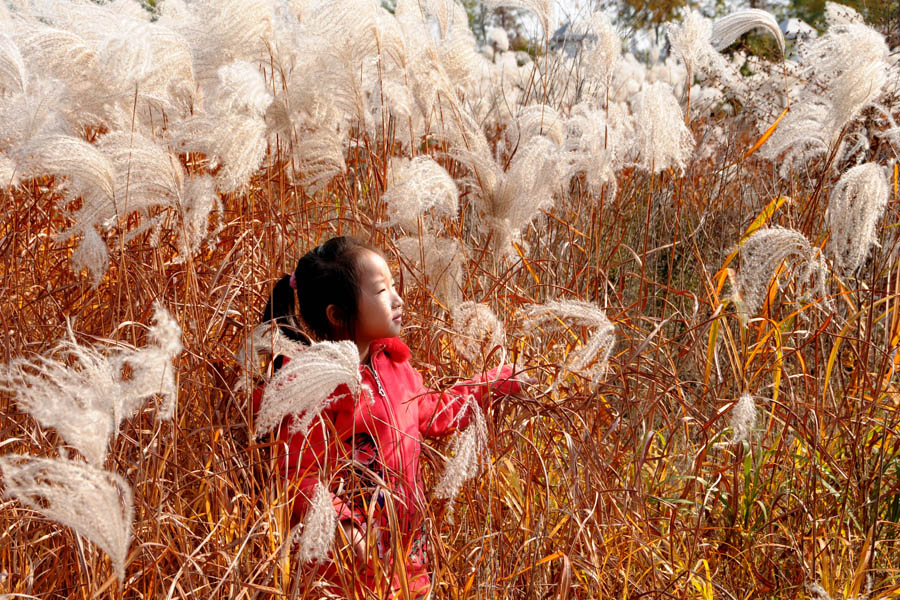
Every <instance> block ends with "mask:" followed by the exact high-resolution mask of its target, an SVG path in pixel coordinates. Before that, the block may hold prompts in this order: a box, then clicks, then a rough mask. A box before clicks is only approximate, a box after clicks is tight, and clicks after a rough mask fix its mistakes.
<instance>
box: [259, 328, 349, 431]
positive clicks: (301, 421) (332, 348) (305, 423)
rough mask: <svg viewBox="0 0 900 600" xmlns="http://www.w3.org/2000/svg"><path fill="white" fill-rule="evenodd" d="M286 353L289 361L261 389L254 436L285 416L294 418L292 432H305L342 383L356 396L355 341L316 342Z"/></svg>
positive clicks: (273, 427) (278, 423)
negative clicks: (260, 400)
mask: <svg viewBox="0 0 900 600" xmlns="http://www.w3.org/2000/svg"><path fill="white" fill-rule="evenodd" d="M286 356H287V358H289V359H290V360H289V361H288V362H287V363H286V364H285V365H284V366H282V367H281V369H280V370H279V371H278V372H277V373H276V374H275V375H274V376H273V377H272V379H271V381H269V383H268V384H267V385H266V388H265V391H264V392H263V397H262V402H261V403H260V407H259V412H258V413H257V415H256V424H255V425H256V433H257V435H261V434H263V433H265V432H267V431H270V430H272V429H275V428H276V427H278V426H279V425H280V424H281V422H282V421H283V420H284V418H285V417H287V416H293V417H295V419H294V420H293V422H292V423H291V428H290V430H291V432H292V433H295V432H298V431H299V432H301V433H305V432H306V431H307V430H308V429H309V426H310V424H311V423H312V422H313V419H315V418H316V417H317V416H318V415H319V413H321V412H322V410H323V409H324V408H326V406H327V405H328V404H329V403H330V402H332V401H333V400H334V399H333V398H332V397H331V396H332V393H333V392H334V391H335V389H336V388H337V387H338V386H341V385H346V386H347V387H348V388H349V392H350V394H351V395H352V396H353V397H354V398H356V397H358V395H359V386H360V379H359V350H358V349H357V347H356V344H355V343H353V342H351V341H348V340H344V341H341V342H318V343H315V344H312V345H311V346H309V347H307V348H305V349H302V350H300V351H298V352H292V353H288V354H287V355H286Z"/></svg>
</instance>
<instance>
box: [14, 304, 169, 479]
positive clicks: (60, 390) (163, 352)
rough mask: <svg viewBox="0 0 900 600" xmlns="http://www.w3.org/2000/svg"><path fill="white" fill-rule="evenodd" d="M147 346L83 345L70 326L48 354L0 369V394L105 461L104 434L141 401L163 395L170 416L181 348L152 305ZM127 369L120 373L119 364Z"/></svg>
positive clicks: (93, 459) (92, 458)
mask: <svg viewBox="0 0 900 600" xmlns="http://www.w3.org/2000/svg"><path fill="white" fill-rule="evenodd" d="M153 320H154V321H155V324H154V326H153V327H151V328H150V331H149V333H150V340H151V343H149V344H148V345H147V346H145V347H144V348H135V347H132V346H128V345H124V344H122V345H118V346H113V347H111V348H107V349H106V351H105V352H104V351H102V350H101V349H98V348H94V347H90V346H82V345H80V344H78V343H77V342H76V341H75V339H74V334H73V332H72V331H71V330H69V339H66V340H62V341H60V342H59V344H58V345H57V346H56V348H55V349H54V351H53V352H52V353H51V354H50V355H49V356H36V357H35V358H33V359H30V360H28V359H24V358H19V359H15V360H13V361H11V362H10V363H9V364H8V365H4V366H2V367H0V391H4V392H7V393H9V394H11V395H13V396H14V397H15V398H16V402H17V404H18V405H19V407H20V408H21V409H22V410H24V411H26V412H28V413H30V414H31V416H32V417H34V419H35V420H36V421H37V422H38V423H39V424H40V425H41V426H43V427H53V428H55V429H56V430H57V431H58V432H59V434H60V435H61V436H62V438H63V439H64V440H66V442H67V443H69V444H70V445H72V446H73V447H74V448H76V449H77V450H78V451H79V452H80V453H81V454H82V455H83V456H84V457H85V458H86V459H87V461H88V462H89V463H91V464H93V465H97V466H100V465H102V464H103V461H104V460H105V459H106V451H107V445H108V443H109V438H110V436H111V435H114V434H115V433H116V432H117V431H118V428H119V424H120V423H121V422H122V421H123V420H124V419H127V418H129V417H131V415H133V414H134V413H135V412H136V411H137V410H138V409H139V408H140V406H141V404H142V403H143V401H144V400H145V399H147V398H149V397H151V396H154V395H160V396H162V402H161V405H160V410H159V416H160V418H163V419H168V418H171V417H172V413H173V411H174V406H175V400H176V394H177V391H176V387H175V378H174V368H173V366H172V363H171V360H172V358H174V357H175V356H176V355H177V354H178V353H179V352H180V351H181V342H180V335H181V330H180V328H179V327H178V324H177V323H176V322H175V321H174V319H172V317H171V316H170V315H169V313H168V312H167V311H166V310H165V309H164V308H162V307H161V306H160V305H157V306H156V308H155V312H154V315H153ZM126 365H127V366H128V367H129V368H130V370H131V375H130V377H123V367H125V366H126Z"/></svg>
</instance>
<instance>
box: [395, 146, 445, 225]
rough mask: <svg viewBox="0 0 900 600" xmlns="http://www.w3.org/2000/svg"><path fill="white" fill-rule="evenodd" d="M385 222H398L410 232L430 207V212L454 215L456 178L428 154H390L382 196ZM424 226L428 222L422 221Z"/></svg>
mask: <svg viewBox="0 0 900 600" xmlns="http://www.w3.org/2000/svg"><path fill="white" fill-rule="evenodd" d="M383 200H384V202H385V203H386V204H387V213H388V219H389V224H391V225H393V224H398V225H400V226H402V227H404V228H405V229H406V230H407V231H409V232H411V233H414V232H415V231H416V230H417V229H418V219H419V217H423V216H425V215H426V213H428V212H429V211H431V214H433V215H434V216H443V217H448V218H451V219H452V218H455V217H456V215H457V212H458V211H459V190H458V189H457V187H456V182H454V181H453V178H452V177H450V174H449V173H447V170H446V169H444V167H442V166H441V165H439V164H438V163H436V162H435V161H434V159H433V158H431V157H430V156H417V157H416V158H414V159H412V160H407V159H405V158H392V159H391V163H390V169H389V175H388V188H387V191H386V192H385V193H384V196H383ZM425 224H426V226H427V225H428V223H427V221H426V223H425Z"/></svg>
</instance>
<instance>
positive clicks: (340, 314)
mask: <svg viewBox="0 0 900 600" xmlns="http://www.w3.org/2000/svg"><path fill="white" fill-rule="evenodd" d="M325 316H326V317H328V322H329V323H331V326H332V327H334V328H335V329H336V330H340V328H341V327H343V326H344V311H342V310H341V309H340V307H338V306H337V305H335V304H329V305H328V307H327V308H326V309H325Z"/></svg>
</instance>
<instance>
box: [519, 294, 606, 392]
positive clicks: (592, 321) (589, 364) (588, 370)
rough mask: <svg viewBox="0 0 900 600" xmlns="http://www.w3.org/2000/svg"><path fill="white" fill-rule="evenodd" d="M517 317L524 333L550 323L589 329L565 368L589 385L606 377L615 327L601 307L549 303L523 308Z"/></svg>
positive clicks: (578, 302) (560, 301) (581, 303)
mask: <svg viewBox="0 0 900 600" xmlns="http://www.w3.org/2000/svg"><path fill="white" fill-rule="evenodd" d="M520 318H521V319H522V324H523V327H524V328H525V329H526V330H528V329H532V328H534V327H536V326H538V325H540V324H543V323H553V322H557V323H559V322H562V323H563V324H565V325H566V326H567V327H568V324H569V323H571V324H573V325H577V326H582V327H590V328H592V329H593V331H592V332H591V335H590V337H589V338H588V341H587V343H586V344H584V345H583V346H581V347H580V348H579V349H578V350H576V351H575V352H574V353H573V354H572V355H571V356H570V357H569V359H568V361H567V363H566V369H568V370H570V371H572V372H575V373H579V374H580V375H582V376H584V377H587V378H589V379H590V380H591V383H592V384H597V383H599V382H600V380H601V379H602V378H603V377H604V376H605V375H606V371H607V368H608V364H609V357H610V355H611V354H612V351H613V346H614V345H615V343H616V328H615V325H613V324H612V322H611V321H610V320H609V319H608V318H607V316H606V313H605V312H604V311H603V310H602V309H601V308H599V307H597V306H596V305H594V304H591V303H590V302H584V301H581V300H551V301H549V302H546V303H545V304H531V305H528V306H526V307H525V309H524V310H523V311H522V312H521V313H520Z"/></svg>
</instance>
